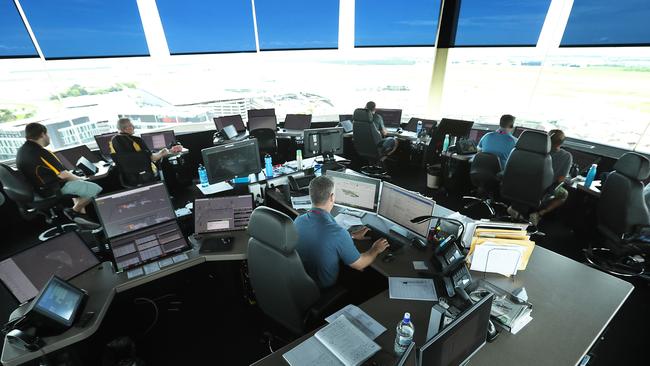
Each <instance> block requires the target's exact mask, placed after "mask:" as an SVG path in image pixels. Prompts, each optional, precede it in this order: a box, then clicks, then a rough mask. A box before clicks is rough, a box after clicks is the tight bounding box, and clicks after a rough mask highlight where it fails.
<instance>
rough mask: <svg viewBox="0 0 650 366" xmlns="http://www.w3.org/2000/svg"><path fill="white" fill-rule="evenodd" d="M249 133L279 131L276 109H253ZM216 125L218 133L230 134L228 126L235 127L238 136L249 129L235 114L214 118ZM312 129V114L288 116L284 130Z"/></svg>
mask: <svg viewBox="0 0 650 366" xmlns="http://www.w3.org/2000/svg"><path fill="white" fill-rule="evenodd" d="M248 112H249V113H248V131H254V130H258V129H270V130H273V131H275V130H276V129H277V117H276V115H275V109H273V108H270V109H251V110H249V111H248ZM214 125H215V127H216V128H217V132H220V131H226V132H228V131H229V130H230V129H228V126H233V127H234V131H236V132H237V134H242V133H245V132H246V130H247V127H246V126H245V125H244V120H243V119H242V117H241V115H239V114H234V115H230V116H222V117H216V118H214ZM310 127H311V114H287V115H286V117H285V119H284V129H285V130H290V131H303V130H307V129H309V128H310Z"/></svg>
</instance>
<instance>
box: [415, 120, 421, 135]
mask: <svg viewBox="0 0 650 366" xmlns="http://www.w3.org/2000/svg"><path fill="white" fill-rule="evenodd" d="M415 132H416V134H417V135H418V136H420V132H422V121H418V126H417V127H416V129H415Z"/></svg>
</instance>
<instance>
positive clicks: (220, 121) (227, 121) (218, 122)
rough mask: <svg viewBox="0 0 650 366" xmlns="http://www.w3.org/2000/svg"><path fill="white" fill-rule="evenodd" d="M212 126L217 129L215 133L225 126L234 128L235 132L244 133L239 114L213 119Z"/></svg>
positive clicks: (242, 122) (244, 127) (244, 128)
mask: <svg viewBox="0 0 650 366" xmlns="http://www.w3.org/2000/svg"><path fill="white" fill-rule="evenodd" d="M214 125H215V126H216V127H217V131H221V130H223V129H224V128H226V126H230V125H232V126H235V129H236V130H237V132H244V131H246V126H244V121H243V120H242V118H241V115H239V114H233V115H232V116H222V117H216V118H215V119H214Z"/></svg>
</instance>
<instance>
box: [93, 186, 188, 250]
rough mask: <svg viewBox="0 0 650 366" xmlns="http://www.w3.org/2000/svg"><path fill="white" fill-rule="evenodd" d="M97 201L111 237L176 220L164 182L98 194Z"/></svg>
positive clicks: (105, 226) (106, 229)
mask: <svg viewBox="0 0 650 366" xmlns="http://www.w3.org/2000/svg"><path fill="white" fill-rule="evenodd" d="M95 204H96V207H97V214H98V215H99V218H100V220H101V222H102V225H103V226H104V230H105V231H106V236H107V237H108V238H114V237H116V236H118V235H121V234H125V233H128V232H131V231H134V230H138V229H143V228H146V227H149V226H151V225H155V224H159V223H161V222H165V221H170V220H175V219H176V214H175V213H174V209H173V207H172V203H171V202H170V201H169V193H167V189H166V188H165V185H164V184H163V183H156V184H152V185H149V186H144V187H139V188H134V189H130V190H127V191H122V192H118V193H114V194H110V195H106V196H102V197H98V198H96V199H95Z"/></svg>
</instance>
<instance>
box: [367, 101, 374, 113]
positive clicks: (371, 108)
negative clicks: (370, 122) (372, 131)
mask: <svg viewBox="0 0 650 366" xmlns="http://www.w3.org/2000/svg"><path fill="white" fill-rule="evenodd" d="M375 108H377V104H375V102H373V101H370V102H368V103H366V109H367V110H369V111H371V112H374V111H375Z"/></svg>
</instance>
